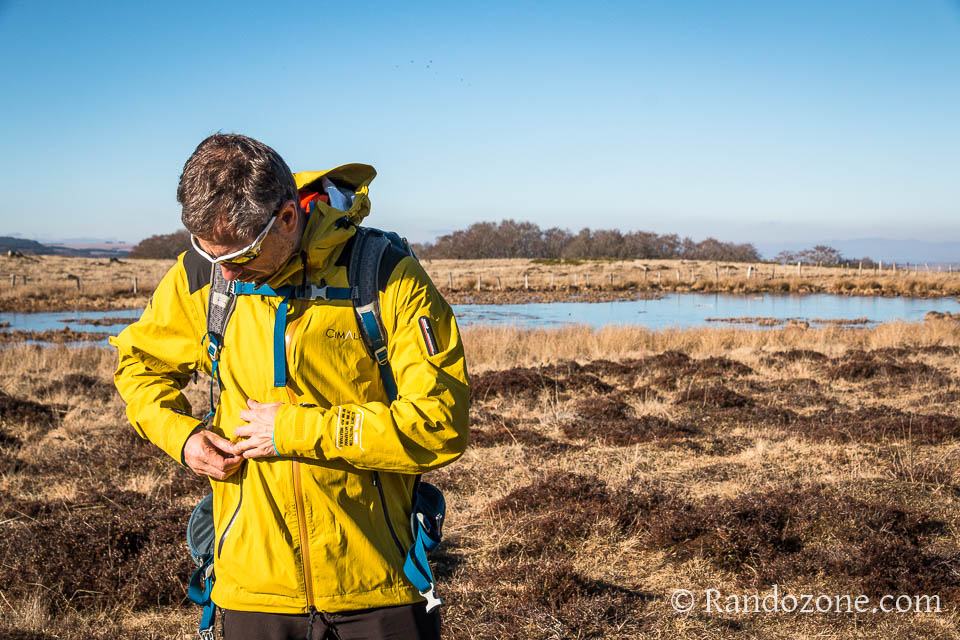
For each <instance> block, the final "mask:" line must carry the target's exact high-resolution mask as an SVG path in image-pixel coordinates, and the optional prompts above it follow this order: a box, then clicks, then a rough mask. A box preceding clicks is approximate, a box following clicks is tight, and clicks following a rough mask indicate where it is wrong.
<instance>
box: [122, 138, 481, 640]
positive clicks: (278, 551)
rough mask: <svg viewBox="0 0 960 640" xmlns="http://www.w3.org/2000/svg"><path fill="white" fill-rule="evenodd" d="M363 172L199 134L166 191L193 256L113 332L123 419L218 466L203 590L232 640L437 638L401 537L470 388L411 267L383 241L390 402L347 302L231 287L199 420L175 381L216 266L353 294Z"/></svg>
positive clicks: (268, 280)
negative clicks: (304, 163) (216, 394)
mask: <svg viewBox="0 0 960 640" xmlns="http://www.w3.org/2000/svg"><path fill="white" fill-rule="evenodd" d="M375 175H376V172H375V171H374V170H373V168H372V167H369V166H366V165H359V164H352V165H345V166H342V167H338V168H336V169H332V170H330V171H328V172H310V173H301V174H297V175H296V176H293V175H292V174H291V172H290V169H289V168H288V167H287V165H286V163H285V162H284V161H283V159H282V158H281V157H280V156H279V155H278V154H277V153H276V152H275V151H274V150H273V149H271V148H270V147H267V146H266V145H264V144H262V143H260V142H258V141H256V140H253V139H251V138H247V137H245V136H240V135H222V134H216V135H213V136H210V137H209V138H207V139H206V140H204V141H203V142H201V143H200V145H199V146H198V147H197V149H196V151H194V153H193V155H191V157H190V158H189V159H188V160H187V163H186V164H185V165H184V169H183V173H182V175H181V177H180V185H179V188H178V190H177V200H178V201H179V202H180V204H181V206H182V220H183V224H184V226H185V227H186V228H187V230H188V231H190V233H191V234H192V235H193V241H194V247H195V250H194V251H188V252H186V253H185V254H183V255H181V256H180V259H179V260H178V262H177V264H176V266H174V267H173V268H172V269H171V270H170V271H169V272H168V273H167V274H166V276H165V277H164V278H163V280H162V281H161V283H160V284H159V286H158V287H157V290H156V292H155V293H154V295H153V298H152V299H151V301H150V304H149V306H148V307H147V309H146V310H145V311H144V313H143V316H142V317H141V318H140V320H139V321H138V322H136V323H135V324H133V325H131V326H130V327H128V328H127V329H125V330H124V331H123V332H122V333H121V334H120V335H119V336H117V337H116V338H115V339H113V340H112V341H111V344H113V345H114V346H115V347H116V348H117V349H118V351H119V356H120V362H119V366H118V368H117V372H116V375H115V380H116V384H117V388H118V389H119V390H120V394H121V395H122V396H123V399H124V400H125V401H126V402H127V416H128V418H129V420H130V422H131V423H132V424H133V425H134V427H135V428H136V429H137V431H138V432H139V433H140V435H141V436H143V437H145V438H148V439H149V440H151V441H152V442H154V443H155V444H157V445H158V446H160V447H161V448H162V449H163V450H164V451H166V452H167V453H168V454H169V455H170V456H171V457H173V458H174V459H175V460H177V461H178V462H180V463H182V464H184V465H186V466H187V467H189V468H190V469H192V470H193V471H194V472H196V473H198V474H201V475H205V476H208V477H209V478H210V483H211V486H212V488H213V496H214V505H213V508H214V521H215V530H216V538H215V550H214V553H215V555H214V570H215V575H216V583H215V586H214V590H213V593H212V599H213V601H214V602H215V603H216V604H217V605H218V606H219V607H220V608H221V609H222V610H223V611H224V614H223V617H222V620H223V626H224V631H225V637H226V638H227V639H228V640H231V639H242V638H268V639H273V638H276V639H281V638H304V637H308V638H309V637H312V638H326V637H333V638H341V639H342V640H348V639H351V638H437V637H439V614H438V612H437V610H436V609H434V610H433V611H432V612H431V613H427V612H426V607H425V603H424V601H423V598H422V597H421V595H420V594H419V593H418V591H417V589H416V588H414V587H413V586H412V585H411V584H410V582H409V581H408V580H407V579H406V577H405V576H404V573H403V562H404V558H403V555H402V550H401V547H402V548H403V549H406V548H408V547H409V546H410V544H411V537H412V536H411V533H410V524H409V519H410V512H411V495H412V492H413V490H414V482H415V479H416V477H417V476H416V474H419V473H422V472H425V471H428V470H430V469H435V468H437V467H440V466H443V465H445V464H448V463H449V462H452V461H453V460H455V459H456V458H457V457H459V456H460V455H461V454H462V453H463V451H464V448H465V446H466V442H467V403H468V396H469V388H468V382H467V372H466V368H465V363H464V357H463V346H462V344H461V342H460V335H459V332H458V330H457V325H456V321H455V319H454V317H453V313H452V311H451V310H450V307H449V306H448V305H447V304H446V302H445V301H444V300H443V299H442V298H441V297H440V294H439V293H438V292H437V290H436V288H435V287H434V286H433V284H432V283H431V282H430V279H429V278H428V277H427V275H426V273H425V272H424V271H423V269H422V268H421V267H420V265H419V263H418V262H417V261H416V260H415V259H413V258H411V257H409V256H406V255H403V254H399V252H396V251H393V252H391V251H389V250H388V252H387V254H385V255H384V257H383V260H382V263H381V266H380V273H379V278H378V282H379V283H380V291H379V302H380V306H381V317H382V323H383V325H384V329H385V330H386V335H387V348H388V356H389V364H390V367H391V369H392V371H393V374H394V378H395V381H396V388H397V395H396V400H395V401H394V402H392V403H391V402H390V401H389V399H388V396H387V393H386V391H385V388H384V384H383V381H382V380H381V377H380V373H379V370H378V367H377V363H376V362H375V361H374V360H373V359H372V358H371V357H370V355H369V354H368V353H367V351H366V349H365V347H364V344H363V341H362V340H361V339H360V336H359V333H358V330H357V321H356V318H355V315H354V309H353V305H352V304H351V302H350V300H344V299H334V300H328V299H322V298H319V299H290V300H289V301H288V304H287V308H286V314H284V313H283V311H284V308H283V306H282V303H283V300H282V299H281V298H280V297H275V296H264V295H239V296H237V299H236V305H235V308H234V310H233V314H232V316H231V318H230V320H229V323H228V324H227V327H226V330H225V331H224V334H225V335H224V336H223V348H222V350H221V351H220V353H219V368H218V372H217V373H218V375H217V379H218V380H219V383H220V387H221V394H220V399H219V402H218V405H217V410H216V414H215V415H214V416H213V417H212V418H211V419H210V420H208V421H207V423H203V422H201V421H200V420H198V419H197V418H194V417H191V413H192V411H191V407H190V404H189V403H188V401H187V400H186V399H185V397H184V396H183V394H182V393H181V389H182V388H183V387H184V386H185V385H186V384H187V382H188V380H189V379H190V377H191V375H192V373H193V372H194V371H197V370H202V371H204V372H205V373H207V374H210V373H211V358H210V356H209V355H208V350H207V347H208V344H207V342H206V341H207V340H208V339H209V336H207V335H206V333H207V326H208V325H207V320H206V315H207V309H208V297H209V291H210V286H209V281H210V277H211V268H219V269H220V270H221V272H222V275H223V277H224V278H225V279H226V280H228V281H234V280H236V281H243V282H252V283H258V284H266V285H267V286H269V287H271V288H272V289H274V290H276V289H277V288H279V287H282V286H284V285H308V284H311V283H312V284H314V285H316V286H317V287H318V288H323V287H324V286H326V287H329V288H330V289H331V290H333V289H334V288H340V290H341V291H343V290H347V291H349V289H347V287H348V282H347V265H348V264H349V256H350V251H351V250H352V247H351V244H352V238H353V236H354V234H355V232H356V230H355V225H356V224H357V223H359V222H360V221H361V220H362V219H363V218H364V217H365V216H366V215H367V214H368V213H369V209H370V203H369V199H368V197H367V189H368V185H369V184H370V181H371V180H372V179H373V178H374V176H375ZM301 199H303V200H304V201H308V200H309V201H310V204H309V205H308V206H307V207H306V208H302V207H301ZM334 205H339V206H340V207H341V208H336V206H334ZM211 263H214V264H215V265H216V266H215V267H211ZM216 295H220V294H216ZM277 327H279V329H277ZM275 329H276V330H277V331H279V332H282V333H281V334H278V335H277V336H275V334H274V331H275ZM279 335H282V341H281V340H280V339H279ZM275 338H277V339H275ZM377 478H379V482H377ZM327 634H329V636H328V635H327Z"/></svg>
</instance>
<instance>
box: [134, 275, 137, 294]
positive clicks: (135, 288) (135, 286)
mask: <svg viewBox="0 0 960 640" xmlns="http://www.w3.org/2000/svg"><path fill="white" fill-rule="evenodd" d="M133 295H137V279H136V277H134V279H133Z"/></svg>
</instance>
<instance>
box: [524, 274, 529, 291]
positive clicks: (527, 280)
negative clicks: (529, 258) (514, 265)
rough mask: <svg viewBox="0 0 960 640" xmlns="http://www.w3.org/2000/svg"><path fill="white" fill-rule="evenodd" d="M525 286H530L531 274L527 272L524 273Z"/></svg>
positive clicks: (526, 287) (525, 287) (527, 287)
mask: <svg viewBox="0 0 960 640" xmlns="http://www.w3.org/2000/svg"><path fill="white" fill-rule="evenodd" d="M523 288H524V289H529V288H530V274H527V273H525V274H523Z"/></svg>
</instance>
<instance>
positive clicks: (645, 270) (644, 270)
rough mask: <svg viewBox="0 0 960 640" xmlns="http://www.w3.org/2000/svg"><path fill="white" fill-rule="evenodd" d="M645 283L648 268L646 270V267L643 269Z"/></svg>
mask: <svg viewBox="0 0 960 640" xmlns="http://www.w3.org/2000/svg"><path fill="white" fill-rule="evenodd" d="M643 281H644V282H646V281H647V268H646V267H644V268H643Z"/></svg>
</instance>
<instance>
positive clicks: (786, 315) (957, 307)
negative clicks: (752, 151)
mask: <svg viewBox="0 0 960 640" xmlns="http://www.w3.org/2000/svg"><path fill="white" fill-rule="evenodd" d="M453 308H454V311H455V312H456V314H457V321H458V323H459V324H460V326H470V325H483V324H486V325H512V326H526V327H551V326H554V327H555V326H562V325H566V324H586V325H589V326H592V327H603V326H606V325H639V326H643V327H647V328H649V329H664V328H668V327H679V328H688V327H702V326H742V327H744V328H764V327H761V326H759V325H757V324H736V325H733V324H731V323H726V322H708V320H707V319H708V318H744V317H750V318H761V317H762V318H776V319H780V320H790V319H796V320H806V321H809V322H811V324H812V325H813V326H816V325H817V323H816V322H815V321H816V320H838V319H842V320H855V319H859V318H866V319H867V320H868V321H869V322H868V323H867V325H866V326H871V325H874V324H878V323H881V322H890V321H894V320H905V321H908V322H909V321H917V320H922V319H923V316H924V314H926V313H927V312H928V311H940V312H945V311H949V312H952V313H960V301H958V300H957V298H880V297H874V296H837V295H828V294H815V295H773V294H762V295H761V294H749V295H734V294H713V293H710V294H698V293H671V294H668V295H666V296H664V297H663V298H660V299H658V300H630V301H618V302H550V303H534V304H506V305H479V304H462V305H454V307H453ZM140 313H141V311H140V310H138V309H128V310H122V311H62V312H49V313H0V323H9V325H10V326H9V328H8V329H23V330H25V331H46V330H48V329H53V330H57V329H62V328H63V327H70V328H72V329H74V330H77V331H94V332H101V333H103V335H104V337H103V339H102V340H98V341H94V344H106V343H107V341H106V337H107V336H108V335H116V334H117V333H119V332H120V331H122V330H123V328H124V327H125V326H126V323H118V324H111V325H107V326H93V325H84V324H78V323H77V322H65V320H71V319H74V320H76V319H95V318H127V319H129V320H130V322H133V321H134V320H136V319H137V318H139V317H140ZM781 326H782V325H781ZM8 329H2V330H8Z"/></svg>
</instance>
